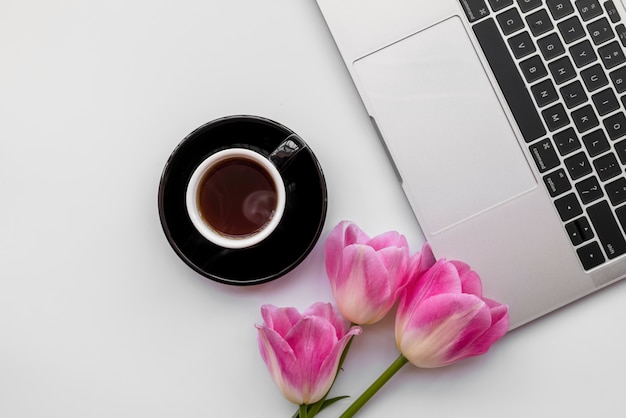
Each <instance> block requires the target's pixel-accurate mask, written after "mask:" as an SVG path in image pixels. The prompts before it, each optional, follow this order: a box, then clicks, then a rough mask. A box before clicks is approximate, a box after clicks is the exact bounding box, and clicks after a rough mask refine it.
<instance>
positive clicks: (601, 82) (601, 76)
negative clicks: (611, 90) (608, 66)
mask: <svg viewBox="0 0 626 418" xmlns="http://www.w3.org/2000/svg"><path fill="white" fill-rule="evenodd" d="M580 75H581V77H582V79H583V81H584V82H585V86H587V90H589V91H590V92H592V91H595V90H597V89H599V88H601V87H604V86H606V85H607V84H608V83H609V80H608V79H607V78H606V75H605V73H604V69H603V68H602V66H601V65H600V64H595V65H593V66H591V67H589V68H587V69H586V70H583V71H581V72H580Z"/></svg>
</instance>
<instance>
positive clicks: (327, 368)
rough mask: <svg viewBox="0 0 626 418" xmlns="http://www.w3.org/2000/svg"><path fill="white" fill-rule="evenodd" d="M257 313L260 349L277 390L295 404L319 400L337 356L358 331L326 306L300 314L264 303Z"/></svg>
mask: <svg viewBox="0 0 626 418" xmlns="http://www.w3.org/2000/svg"><path fill="white" fill-rule="evenodd" d="M261 315H262V316H263V320H264V321H265V324H264V325H256V327H257V329H258V330H259V349H260V351H261V356H262V357H263V360H264V361H265V364H266V365H267V368H268V370H269V372H270V374H271V376H272V379H273V380H274V383H276V386H278V388H279V389H280V391H281V392H282V394H283V395H284V396H285V397H286V398H287V399H288V400H289V401H291V402H293V403H295V404H298V405H303V404H312V403H315V402H317V401H318V400H320V399H321V398H322V397H323V396H324V395H325V394H326V392H328V390H329V389H330V387H331V385H332V383H333V381H334V378H335V375H336V374H337V368H338V364H339V359H340V357H341V353H342V352H343V350H344V348H345V347H346V345H347V344H348V341H349V340H350V338H351V337H352V336H353V335H357V334H360V333H361V328H359V327H351V328H349V327H348V323H347V321H346V320H345V319H344V318H342V317H341V315H340V314H339V312H337V311H336V310H335V308H334V307H333V306H332V305H331V304H329V303H319V302H318V303H315V304H313V305H312V306H311V307H309V308H308V309H307V310H306V311H305V312H304V313H303V314H300V313H299V312H298V311H297V310H296V309H295V308H277V307H275V306H272V305H263V307H262V308H261Z"/></svg>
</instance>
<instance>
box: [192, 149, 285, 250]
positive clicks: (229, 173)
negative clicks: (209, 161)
mask: <svg viewBox="0 0 626 418" xmlns="http://www.w3.org/2000/svg"><path fill="white" fill-rule="evenodd" d="M276 201H277V190H276V187H275V185H274V183H273V182H272V180H271V177H270V174H269V173H267V172H266V170H265V169H264V168H263V167H261V166H259V165H258V164H257V163H255V162H254V161H251V160H248V159H245V158H240V157H234V158H231V159H228V160H225V161H222V162H219V163H217V164H216V165H215V166H214V167H212V168H211V169H210V171H209V172H208V173H206V174H205V176H204V177H203V178H202V180H201V181H200V187H199V188H198V206H199V209H200V213H201V215H202V217H203V218H204V221H205V222H206V223H207V224H208V225H210V226H211V227H212V228H213V229H214V230H216V231H217V232H218V233H220V234H222V235H225V236H229V237H235V238H244V237H246V236H250V235H253V234H255V233H256V232H259V231H260V230H262V229H263V227H264V226H265V225H266V224H267V223H268V222H269V221H270V220H271V219H272V217H273V215H274V213H275V211H276Z"/></svg>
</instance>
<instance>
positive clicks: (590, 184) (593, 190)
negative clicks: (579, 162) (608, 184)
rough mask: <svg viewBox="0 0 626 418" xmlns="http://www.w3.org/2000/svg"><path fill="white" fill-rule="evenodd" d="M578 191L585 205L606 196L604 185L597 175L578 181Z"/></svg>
mask: <svg viewBox="0 0 626 418" xmlns="http://www.w3.org/2000/svg"><path fill="white" fill-rule="evenodd" d="M576 191H577V192H578V196H580V200H581V201H582V202H583V205H587V204H589V203H591V202H593V201H595V200H598V199H600V198H601V197H602V196H604V193H603V192H602V187H600V183H598V179H597V178H596V177H595V176H591V177H587V178H586V179H584V180H582V181H580V182H578V183H576Z"/></svg>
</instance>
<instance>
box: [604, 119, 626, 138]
mask: <svg viewBox="0 0 626 418" xmlns="http://www.w3.org/2000/svg"><path fill="white" fill-rule="evenodd" d="M603 124H604V129H606V132H607V133H608V134H609V138H611V139H612V140H613V141H615V140H616V139H618V138H621V137H622V136H624V135H626V116H624V114H623V113H622V112H620V113H616V114H615V115H613V116H609V117H608V118H606V119H604V121H603Z"/></svg>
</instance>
